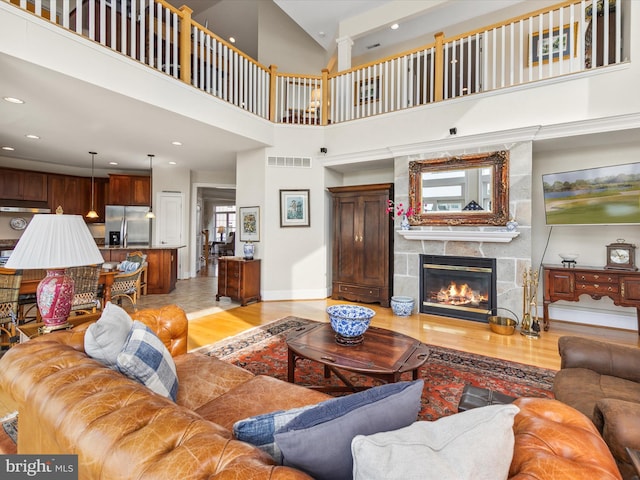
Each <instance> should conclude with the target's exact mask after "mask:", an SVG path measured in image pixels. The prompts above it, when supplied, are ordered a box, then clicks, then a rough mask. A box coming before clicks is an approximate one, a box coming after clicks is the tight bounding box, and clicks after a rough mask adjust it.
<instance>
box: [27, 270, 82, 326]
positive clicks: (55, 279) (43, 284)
mask: <svg viewBox="0 0 640 480" xmlns="http://www.w3.org/2000/svg"><path fill="white" fill-rule="evenodd" d="M73 291H74V282H73V279H72V278H71V277H69V276H68V275H66V274H65V271H64V269H57V270H47V276H46V277H44V278H43V279H42V281H40V283H39V284H38V289H37V290H36V298H37V301H38V309H39V310H40V315H41V316H42V322H43V323H44V327H43V331H53V330H58V329H62V328H67V327H68V325H69V324H68V323H67V319H68V318H69V313H70V312H71V301H72V300H73Z"/></svg>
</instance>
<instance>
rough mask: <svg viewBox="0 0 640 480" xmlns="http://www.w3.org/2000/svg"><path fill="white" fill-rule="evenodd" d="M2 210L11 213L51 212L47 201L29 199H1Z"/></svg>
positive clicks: (0, 209) (0, 207)
mask: <svg viewBox="0 0 640 480" xmlns="http://www.w3.org/2000/svg"><path fill="white" fill-rule="evenodd" d="M0 212H9V213H51V209H50V208H49V205H47V202H30V201H28V200H0Z"/></svg>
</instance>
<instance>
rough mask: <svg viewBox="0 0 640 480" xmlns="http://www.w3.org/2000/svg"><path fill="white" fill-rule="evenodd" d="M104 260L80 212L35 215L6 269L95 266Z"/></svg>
mask: <svg viewBox="0 0 640 480" xmlns="http://www.w3.org/2000/svg"><path fill="white" fill-rule="evenodd" d="M103 262H104V259H103V258H102V254H101V253H100V250H98V246H97V245H96V242H95V240H94V239H93V237H92V236H91V232H90V231H89V228H88V227H87V225H86V223H84V220H83V218H82V216H80V215H59V214H41V215H34V216H33V219H32V220H31V222H29V225H28V226H27V228H26V230H25V231H24V233H23V234H22V237H21V238H20V240H18V244H17V245H16V246H15V248H14V250H13V253H12V254H11V256H10V257H9V260H7V263H6V265H5V267H6V268H13V269H39V268H43V269H57V268H67V267H77V266H81V265H95V264H100V263H103Z"/></svg>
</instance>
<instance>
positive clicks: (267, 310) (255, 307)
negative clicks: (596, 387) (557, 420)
mask: <svg viewBox="0 0 640 480" xmlns="http://www.w3.org/2000/svg"><path fill="white" fill-rule="evenodd" d="M215 273H216V272H215V263H213V264H212V265H211V266H210V267H209V268H208V269H203V270H201V276H199V277H197V278H194V279H190V280H181V281H179V282H178V286H177V288H176V290H175V291H174V292H172V293H171V294H169V295H149V296H146V297H142V300H141V301H140V304H139V305H140V306H141V307H144V306H147V305H148V306H153V305H158V304H166V303H177V304H179V305H180V306H182V307H183V308H184V309H185V311H186V312H187V313H189V314H191V315H194V314H195V315H197V313H194V312H198V311H199V310H201V309H206V308H210V307H211V306H214V305H216V301H215V292H216V286H217V283H216V281H217V277H215V276H214V275H215ZM336 303H348V302H336V301H334V300H331V299H326V300H308V301H304V300H297V301H285V302H282V301H278V302H260V303H254V304H250V305H247V306H245V307H238V308H233V309H231V310H227V311H224V312H220V313H216V314H214V315H210V316H207V317H206V318H204V319H197V318H196V319H194V320H191V321H190V322H189V349H194V348H198V347H201V346H203V345H208V344H211V343H213V342H216V341H218V340H220V339H222V338H225V337H228V336H231V335H235V334H236V333H239V332H240V331H242V330H246V329H248V328H252V327H256V326H259V325H264V324H266V323H269V322H271V321H273V320H277V319H279V318H282V317H285V316H289V315H293V316H298V317H304V318H309V319H312V320H318V321H328V317H327V314H326V313H325V309H326V307H327V306H329V305H333V304H336ZM368 306H369V307H370V308H372V309H373V310H375V311H376V315H375V317H374V318H373V321H372V325H374V326H377V327H382V328H388V329H391V330H395V331H398V332H401V333H404V334H406V335H410V336H412V337H415V338H418V339H420V340H421V341H423V342H425V343H428V344H433V345H439V346H443V347H449V348H453V349H457V350H463V351H468V352H473V353H477V354H481V355H487V356H491V357H496V358H502V359H505V360H511V361H514V362H521V363H526V364H529V365H536V366H539V367H544V368H551V369H559V368H560V357H559V355H558V348H557V343H558V338H559V337H560V336H562V335H578V336H584V337H590V338H599V339H603V340H606V341H610V342H613V343H619V344H624V345H633V346H640V337H638V334H637V332H636V331H631V330H618V329H609V328H601V327H592V326H587V325H576V324H571V323H566V322H554V321H552V322H551V328H550V329H549V331H548V332H541V336H540V338H537V339H531V338H528V337H525V336H523V335H521V334H520V333H519V332H518V331H517V332H516V333H515V334H514V335H507V336H505V335H498V334H496V333H493V332H491V330H490V329H489V326H488V325H487V324H485V323H481V322H472V321H467V320H457V319H453V318H447V317H438V316H433V315H424V314H416V313H414V314H413V315H411V316H409V317H398V316H395V315H393V313H392V312H391V309H390V308H382V307H380V306H378V305H368Z"/></svg>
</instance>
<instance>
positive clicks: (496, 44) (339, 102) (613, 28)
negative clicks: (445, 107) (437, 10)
mask: <svg viewBox="0 0 640 480" xmlns="http://www.w3.org/2000/svg"><path fill="white" fill-rule="evenodd" d="M10 1H11V3H12V4H15V5H16V6H17V7H18V8H21V9H23V10H27V11H30V12H32V13H34V14H35V15H37V16H39V17H41V18H44V19H46V20H48V21H49V22H51V23H53V24H55V25H56V26H59V27H60V28H65V29H68V30H70V31H72V32H75V33H77V34H79V35H82V36H83V37H86V38H88V39H90V40H92V41H94V42H96V43H98V44H101V45H103V46H104V47H105V48H109V49H111V50H113V51H116V52H119V53H120V54H123V55H126V56H128V57H130V58H133V59H135V60H137V61H138V62H141V63H143V64H145V65H146V66H148V67H149V68H153V69H155V70H157V71H160V72H162V73H164V74H166V75H169V76H171V77H173V78H175V79H176V81H181V82H184V83H185V84H188V85H190V86H192V87H195V88H197V89H199V90H201V91H204V92H206V93H207V94H209V95H211V96H214V97H217V98H219V99H221V100H223V101H225V102H228V103H229V104H232V105H234V106H235V107H237V108H239V109H243V110H245V111H247V112H249V113H251V114H253V115H256V116H258V117H261V118H263V119H266V120H270V121H272V122H275V123H285V124H303V125H328V124H337V123H343V122H349V121H352V120H357V119H362V118H368V117H372V116H376V115H380V114H386V113H390V112H395V111H400V110H406V109H410V108H413V107H418V106H422V105H428V104H434V103H437V102H442V101H447V100H451V99H455V98H460V97H465V96H469V95H475V94H481V93H487V92H492V91H496V90H500V89H504V88H508V87H515V86H519V85H526V84H531V83H533V82H539V81H542V80H550V79H556V78H563V77H566V76H568V75H576V74H581V73H585V72H591V71H594V70H595V69H600V68H604V67H610V66H613V65H618V64H621V63H624V62H625V61H626V60H627V59H628V58H630V52H629V50H630V44H629V35H628V34H625V32H628V31H629V30H630V21H629V15H625V13H626V10H627V9H628V8H630V4H629V2H628V1H626V0H580V1H568V2H563V3H560V4H558V5H555V6H553V7H550V8H546V9H543V10H538V11H535V12H531V13H528V14H526V15H522V16H519V17H516V18H511V19H507V20H505V21H502V22H499V23H496V24H493V25H490V26H487V27H484V28H480V29H477V30H474V31H470V32H467V33H464V34H460V35H456V36H452V37H450V38H449V37H446V36H445V34H438V35H436V37H435V39H434V42H433V43H431V44H429V45H425V46H422V47H420V48H417V49H414V50H411V51H409V52H404V53H401V54H398V55H396V56H393V57H389V58H385V59H382V60H380V61H376V62H372V63H368V64H365V65H360V66H357V67H354V68H351V69H349V70H346V71H342V72H329V71H328V70H323V71H322V72H321V74H320V75H317V76H313V75H297V74H290V73H280V72H278V70H277V67H276V66H273V65H272V66H269V67H266V66H263V65H261V64H259V63H258V62H257V61H255V60H253V59H251V58H249V57H248V56H247V55H245V54H244V53H243V52H241V51H239V50H238V49H236V48H235V47H234V46H233V45H231V44H229V43H227V42H226V41H225V40H223V39H221V38H220V37H219V36H217V35H216V34H215V33H213V32H211V31H209V30H208V29H207V28H205V27H203V26H202V25H199V24H198V23H197V22H195V21H193V20H192V19H191V10H190V9H189V8H188V7H181V8H180V9H176V8H174V7H173V6H171V5H169V4H167V3H165V2H164V1H163V0H75V1H73V0H35V1H34V0H28V1H27V0H10ZM51 12H56V14H55V15H52V13H51ZM594 12H596V13H595V15H594Z"/></svg>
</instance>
